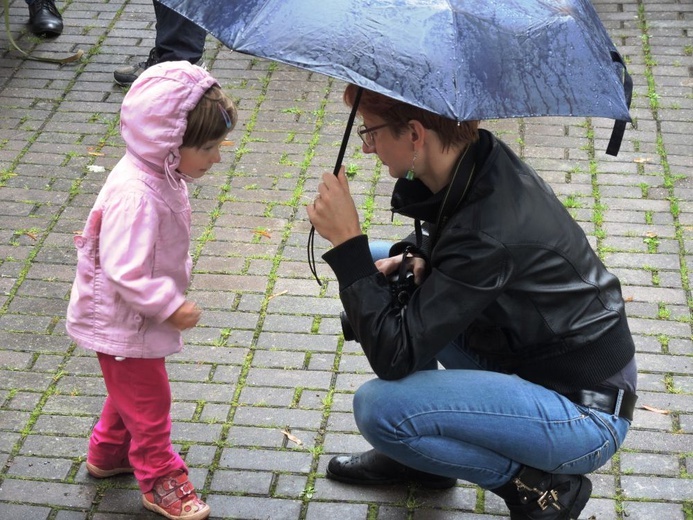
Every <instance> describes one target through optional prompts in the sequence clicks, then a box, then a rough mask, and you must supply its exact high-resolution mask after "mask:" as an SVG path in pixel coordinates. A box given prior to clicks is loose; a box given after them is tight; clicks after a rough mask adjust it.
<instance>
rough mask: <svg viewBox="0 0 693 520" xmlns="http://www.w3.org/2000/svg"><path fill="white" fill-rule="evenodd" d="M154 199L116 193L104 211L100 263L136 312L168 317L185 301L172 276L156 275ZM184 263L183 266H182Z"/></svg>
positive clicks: (156, 225) (155, 211)
mask: <svg viewBox="0 0 693 520" xmlns="http://www.w3.org/2000/svg"><path fill="white" fill-rule="evenodd" d="M155 204H156V203H155V202H153V201H151V200H149V199H147V198H146V197H143V196H142V194H140V193H137V192H128V193H124V194H120V195H118V196H117V197H114V198H113V199H112V200H111V201H110V202H109V204H108V207H107V209H106V210H105V211H104V214H103V222H102V227H101V234H100V240H99V248H100V260H101V266H102V269H103V271H104V274H105V276H106V278H107V279H108V280H109V282H110V283H112V284H113V287H114V289H115V291H116V292H117V293H118V294H119V295H120V297H121V298H122V299H123V300H124V301H125V302H127V303H128V304H129V305H131V306H132V307H133V308H134V309H135V310H136V311H137V312H139V313H141V314H142V315H144V316H147V317H149V318H152V319H154V321H156V322H157V323H161V322H163V321H165V320H166V319H167V318H168V317H169V316H170V315H171V314H173V312H174V311H175V310H176V309H177V308H178V307H180V306H181V305H182V304H183V302H184V301H185V296H184V295H183V294H181V292H180V291H179V290H178V288H177V287H176V284H175V281H174V280H173V279H172V278H171V277H169V276H161V275H155V269H154V263H155V261H156V255H157V254H165V252H162V251H157V244H158V243H159V241H160V237H159V215H158V213H157V209H156V207H155ZM182 268H183V266H181V269H182Z"/></svg>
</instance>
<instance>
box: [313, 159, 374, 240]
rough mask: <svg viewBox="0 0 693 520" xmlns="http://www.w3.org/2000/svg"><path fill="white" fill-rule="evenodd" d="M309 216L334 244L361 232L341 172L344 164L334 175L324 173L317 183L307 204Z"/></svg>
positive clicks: (344, 178) (322, 234)
mask: <svg viewBox="0 0 693 520" xmlns="http://www.w3.org/2000/svg"><path fill="white" fill-rule="evenodd" d="M306 211H307V212H308V218H309V219H310V222H311V223H312V224H313V226H315V230H316V231H317V232H318V234H319V235H320V236H321V237H323V238H325V239H326V240H329V241H330V242H331V243H332V245H333V246H338V245H339V244H341V243H343V242H346V241H347V240H349V239H351V238H354V237H356V236H359V235H360V234H361V225H360V224H359V215H358V212H357V211H356V205H355V204H354V199H353V198H352V197H351V193H350V192H349V182H348V181H347V178H346V175H345V174H344V166H342V167H341V168H340V170H339V175H338V176H337V177H335V176H334V175H333V174H332V173H329V172H326V173H324V174H323V175H322V182H321V183H320V184H319V185H318V194H317V195H316V196H315V199H314V200H313V202H312V203H311V204H308V206H306Z"/></svg>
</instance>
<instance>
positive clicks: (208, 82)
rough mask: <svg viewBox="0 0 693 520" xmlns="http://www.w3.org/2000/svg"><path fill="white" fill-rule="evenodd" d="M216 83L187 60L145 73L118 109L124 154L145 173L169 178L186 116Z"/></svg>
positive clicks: (204, 71) (173, 168) (181, 141)
mask: <svg viewBox="0 0 693 520" xmlns="http://www.w3.org/2000/svg"><path fill="white" fill-rule="evenodd" d="M218 84H219V83H218V82H217V81H216V80H215V79H214V78H213V77H212V76H211V75H210V74H209V73H208V72H207V71H206V70H205V69H203V68H202V67H198V66H197V65H191V64H190V63H188V62H187V61H176V62H165V63H159V64H158V65H154V66H152V67H149V68H148V69H147V70H145V71H144V72H143V73H142V74H141V75H140V77H139V78H137V80H135V82H134V83H133V84H132V87H130V90H129V92H128V93H127V95H126V96H125V99H124V100H123V105H122V107H121V110H120V133H121V135H122V136H123V139H124V140H125V145H126V149H127V154H128V155H129V156H130V158H131V159H132V160H133V161H135V163H136V164H137V165H138V166H139V167H141V168H142V169H144V170H146V171H153V172H155V173H158V174H165V175H167V176H172V177H173V179H174V180H175V179H177V178H178V177H177V175H173V174H174V172H175V171H176V169H177V168H178V164H179V163H180V153H179V151H178V149H179V148H180V146H181V144H182V143H183V135H185V129H186V127H187V124H188V113H189V112H190V111H191V110H192V109H193V108H195V106H196V105H197V103H198V102H199V101H200V99H201V98H202V96H203V95H204V93H205V92H206V91H207V90H208V89H209V88H210V87H212V86H213V85H218Z"/></svg>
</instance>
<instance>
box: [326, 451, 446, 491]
mask: <svg viewBox="0 0 693 520" xmlns="http://www.w3.org/2000/svg"><path fill="white" fill-rule="evenodd" d="M326 474H327V478H329V479H332V480H338V481H339V482H346V483H347V484H360V485H365V486H377V485H385V484H403V483H410V482H411V483H413V484H417V485H419V486H421V487H424V488H428V489H448V488H451V487H453V486H454V485H455V483H456V482H457V479H454V478H448V477H441V476H440V475H433V474H431V473H424V472H423V471H418V470H415V469H412V468H409V467H407V466H405V465H404V464H400V463H399V462H396V461H394V460H392V459H391V458H390V457H387V456H385V455H383V454H382V453H378V452H377V451H375V450H370V451H366V452H364V453H359V454H354V455H340V456H337V457H333V458H332V460H330V463H329V464H328V465H327V472H326Z"/></svg>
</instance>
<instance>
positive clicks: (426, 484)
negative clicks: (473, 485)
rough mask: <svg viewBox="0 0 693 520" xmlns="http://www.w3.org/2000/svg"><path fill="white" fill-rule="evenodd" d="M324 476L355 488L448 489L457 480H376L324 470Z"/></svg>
mask: <svg viewBox="0 0 693 520" xmlns="http://www.w3.org/2000/svg"><path fill="white" fill-rule="evenodd" d="M325 476H326V477H327V478H328V479H330V480H336V481H337V482H343V483H345V484H352V485H355V486H392V485H397V484H414V485H416V486H419V487H422V488H426V489H450V488H451V487H454V486H455V484H457V479H454V478H450V479H444V480H443V479H441V480H440V481H425V480H408V479H401V478H384V479H378V480H372V479H359V478H350V477H344V476H342V475H337V474H336V473H332V472H331V471H330V470H329V469H327V470H326V472H325Z"/></svg>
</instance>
